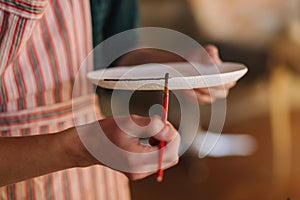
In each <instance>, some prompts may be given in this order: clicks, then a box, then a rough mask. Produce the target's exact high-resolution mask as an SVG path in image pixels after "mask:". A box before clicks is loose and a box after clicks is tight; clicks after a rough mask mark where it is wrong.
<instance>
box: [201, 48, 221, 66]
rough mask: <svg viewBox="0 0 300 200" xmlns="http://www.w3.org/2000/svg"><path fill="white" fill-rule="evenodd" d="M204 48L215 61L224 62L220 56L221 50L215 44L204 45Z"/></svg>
mask: <svg viewBox="0 0 300 200" xmlns="http://www.w3.org/2000/svg"><path fill="white" fill-rule="evenodd" d="M204 49H205V50H206V51H207V53H208V55H209V56H210V57H211V58H212V59H213V61H214V62H216V63H217V64H220V63H222V60H221V59H220V57H219V50H218V48H217V47H216V46H214V45H207V46H205V47H204Z"/></svg>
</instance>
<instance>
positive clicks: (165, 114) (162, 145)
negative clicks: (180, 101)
mask: <svg viewBox="0 0 300 200" xmlns="http://www.w3.org/2000/svg"><path fill="white" fill-rule="evenodd" d="M168 79H169V74H166V76H165V88H164V98H163V113H162V121H163V122H164V123H165V124H166V123H167V119H168V110H169V88H168ZM165 145H166V142H165V141H160V144H159V148H160V149H159V165H158V172H157V181H158V182H161V181H162V180H163V168H162V163H163V155H164V149H165Z"/></svg>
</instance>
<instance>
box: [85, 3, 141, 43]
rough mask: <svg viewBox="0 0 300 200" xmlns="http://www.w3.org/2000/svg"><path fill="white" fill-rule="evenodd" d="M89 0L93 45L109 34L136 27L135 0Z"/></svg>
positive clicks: (136, 10)
mask: <svg viewBox="0 0 300 200" xmlns="http://www.w3.org/2000/svg"><path fill="white" fill-rule="evenodd" d="M90 2H91V13H92V25H93V27H92V28H93V46H94V47H96V46H97V45H98V44H99V43H101V42H102V41H103V40H105V39H106V38H108V37H110V36H113V35H115V34H118V33H120V32H123V31H126V30H129V29H133V28H136V27H137V24H138V6H137V2H136V0H90Z"/></svg>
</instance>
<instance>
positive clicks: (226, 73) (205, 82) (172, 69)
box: [87, 62, 248, 90]
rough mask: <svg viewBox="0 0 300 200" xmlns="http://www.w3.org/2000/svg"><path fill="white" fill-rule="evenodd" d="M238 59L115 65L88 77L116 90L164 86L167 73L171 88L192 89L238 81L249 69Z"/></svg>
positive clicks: (95, 82)
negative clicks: (219, 62) (231, 60)
mask: <svg viewBox="0 0 300 200" xmlns="http://www.w3.org/2000/svg"><path fill="white" fill-rule="evenodd" d="M247 70H248V69H247V67H246V66H245V65H243V64H239V63H229V62H227V63H226V62H225V63H222V64H220V65H218V66H216V65H204V64H200V63H192V64H190V63H164V64H157V63H150V64H144V65H138V66H124V67H113V68H109V69H102V70H97V71H92V72H89V73H88V75H87V77H88V79H89V80H90V81H91V82H92V83H94V84H95V85H98V86H100V87H103V88H108V89H117V90H162V89H163V87H164V77H165V74H166V73H169V74H170V78H169V89H170V90H179V89H192V88H204V87H213V86H220V85H224V84H226V83H229V82H233V81H237V80H238V79H240V78H241V77H242V76H244V75H245V74H246V73H247Z"/></svg>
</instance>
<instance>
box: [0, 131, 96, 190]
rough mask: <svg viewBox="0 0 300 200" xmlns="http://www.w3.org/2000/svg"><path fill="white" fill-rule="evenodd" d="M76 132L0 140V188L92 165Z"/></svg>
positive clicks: (2, 138)
mask: <svg viewBox="0 0 300 200" xmlns="http://www.w3.org/2000/svg"><path fill="white" fill-rule="evenodd" d="M86 155H88V153H87V151H86V150H85V148H84V146H83V145H82V144H81V142H80V139H79V137H78V135H77V133H76V129H75V128H71V129H68V130H66V131H63V132H62V133H55V134H47V135H37V136H27V137H0V186H3V185H7V184H11V183H15V182H18V181H22V180H26V179H30V178H33V177H37V176H41V175H44V174H48V173H51V172H55V171H59V170H63V169H67V168H72V167H84V166H88V165H91V164H92V162H91V161H90V160H89V159H90V158H89V156H86Z"/></svg>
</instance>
